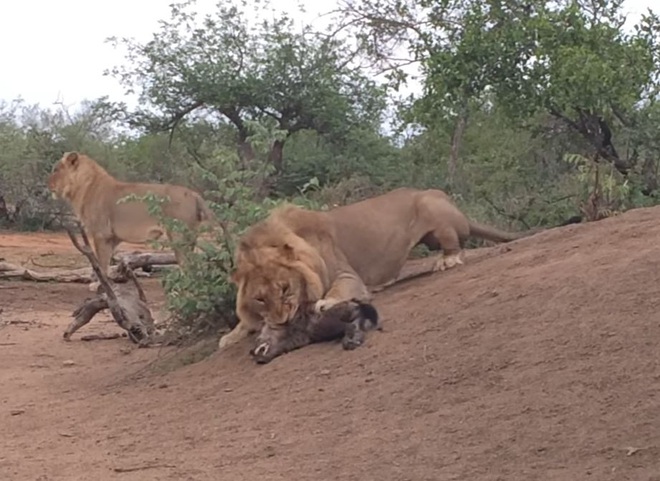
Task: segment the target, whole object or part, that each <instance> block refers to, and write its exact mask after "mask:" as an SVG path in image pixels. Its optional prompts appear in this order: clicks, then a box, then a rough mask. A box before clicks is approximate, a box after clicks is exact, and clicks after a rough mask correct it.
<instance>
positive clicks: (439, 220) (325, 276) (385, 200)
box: [220, 188, 525, 348]
mask: <svg viewBox="0 0 660 481" xmlns="http://www.w3.org/2000/svg"><path fill="white" fill-rule="evenodd" d="M522 235H525V234H511V233H507V232H503V231H500V230H498V229H494V228H491V227H487V226H484V225H481V224H477V223H475V222H472V221H470V220H468V219H467V217H465V215H464V214H463V213H462V212H461V211H460V210H459V209H458V208H457V207H456V205H455V204H454V203H453V202H452V201H451V198H450V197H449V196H448V195H447V194H445V193H444V192H442V191H440V190H416V189H407V188H402V189H396V190H394V191H391V192H389V193H387V194H384V195H380V196H377V197H373V198H370V199H367V200H363V201H361V202H357V203H354V204H350V205H346V206H342V207H338V208H335V209H332V210H330V211H327V212H315V211H309V210H304V209H301V208H298V207H295V206H291V205H289V206H284V207H280V208H278V209H276V210H274V211H273V212H272V213H271V215H270V216H269V217H268V218H267V219H265V220H264V221H262V222H260V223H258V224H256V225H254V226H252V227H251V228H250V229H249V230H248V231H247V232H246V233H245V234H244V236H243V237H242V239H241V241H240V244H239V248H238V253H237V270H236V272H235V273H234V275H233V277H232V279H233V281H234V282H235V283H236V284H237V285H238V297H237V304H236V311H237V314H238V317H239V323H238V325H237V326H236V328H234V330H233V331H232V332H230V333H229V334H227V335H225V336H223V337H222V338H221V339H220V347H221V348H222V347H225V346H227V345H229V344H232V343H234V342H236V341H238V340H239V339H240V338H242V337H245V336H246V335H247V334H249V333H250V332H254V331H256V330H258V329H259V327H260V325H261V322H262V321H265V322H266V323H269V324H273V325H277V324H282V323H286V322H288V321H289V320H290V319H292V317H293V316H291V313H295V309H289V310H286V309H284V306H285V305H286V304H287V303H289V304H291V303H293V304H296V303H297V302H298V301H296V299H301V298H303V297H305V298H306V300H307V301H309V302H312V303H316V309H317V310H322V309H324V308H327V307H330V306H332V305H333V304H335V303H337V302H340V301H344V300H348V299H358V300H360V301H369V300H370V299H371V294H370V292H369V289H368V287H372V288H376V287H379V286H383V285H385V284H387V283H389V282H392V281H393V280H394V279H395V278H396V277H397V276H398V275H399V272H400V271H401V268H402V267H403V265H404V263H405V262H406V260H407V258H408V255H409V253H410V251H411V249H412V248H413V247H415V246H416V245H417V244H425V245H426V246H428V247H429V248H430V249H432V250H438V249H442V254H440V255H439V256H438V257H437V259H436V262H435V263H434V266H433V270H434V271H435V270H444V269H446V268H451V267H454V266H456V265H457V264H462V263H463V261H462V260H461V253H462V248H463V245H464V243H465V241H466V240H467V239H468V238H469V237H470V236H475V237H480V238H483V239H487V240H491V241H495V242H508V241H512V240H514V239H517V238H519V237H521V236H522ZM285 286H288V287H286V289H284V288H285ZM282 290H286V291H287V293H288V294H287V296H283V295H282ZM285 297H286V299H285Z"/></svg>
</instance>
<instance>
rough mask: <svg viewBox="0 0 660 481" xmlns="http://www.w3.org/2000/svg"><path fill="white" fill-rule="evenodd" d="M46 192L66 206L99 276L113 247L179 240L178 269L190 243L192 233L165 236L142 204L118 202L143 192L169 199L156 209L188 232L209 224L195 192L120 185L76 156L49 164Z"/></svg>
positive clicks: (192, 242) (174, 187)
mask: <svg viewBox="0 0 660 481" xmlns="http://www.w3.org/2000/svg"><path fill="white" fill-rule="evenodd" d="M48 188H49V189H50V190H51V192H52V193H53V196H54V197H57V198H61V199H64V200H65V201H67V202H68V203H69V205H70V206H71V208H72V209H73V212H74V214H75V215H76V217H77V218H78V219H79V220H80V221H81V223H82V225H83V228H84V229H85V232H86V233H87V235H88V236H89V238H90V240H91V241H92V244H93V247H94V251H95V254H96V256H97V258H98V260H99V264H100V266H101V269H102V270H103V272H105V273H107V272H108V267H109V264H110V259H111V257H112V254H113V252H114V250H115V248H116V247H117V246H118V245H119V244H120V243H121V242H132V243H140V244H141V243H146V242H147V241H149V240H156V239H158V238H160V237H162V236H163V235H167V236H168V238H170V239H171V240H175V239H177V240H183V241H184V247H183V249H175V254H176V259H177V263H179V265H180V264H181V262H183V261H185V255H186V253H187V252H190V251H192V249H194V246H195V243H196V234H194V235H193V237H192V238H186V239H183V238H181V237H180V234H174V233H170V232H166V230H165V228H164V227H162V226H161V225H159V224H158V222H157V220H156V219H154V218H153V217H152V216H150V215H149V213H148V211H147V206H146V204H145V203H144V202H138V201H133V202H125V203H121V204H118V203H117V201H118V200H120V199H121V198H123V197H126V196H128V195H130V194H135V195H138V196H143V195H145V194H147V193H153V194H155V195H158V196H163V197H169V199H170V201H169V202H165V203H164V204H163V205H162V209H163V214H164V215H165V216H167V217H171V218H175V219H179V220H180V221H182V222H183V223H184V224H185V225H186V226H188V228H190V229H192V230H193V232H194V230H195V229H196V228H197V227H198V226H199V224H200V223H201V222H203V221H209V220H212V219H213V213H212V212H211V210H210V209H209V208H208V206H206V204H205V203H204V200H203V199H202V197H201V196H200V195H199V194H197V193H196V192H194V191H192V190H190V189H188V188H186V187H182V186H179V185H171V184H145V183H132V182H122V181H120V180H117V179H115V178H114V177H113V176H112V175H110V174H109V173H108V172H107V171H106V170H105V169H103V167H101V166H100V165H99V164H98V163H96V162H95V161H94V160H93V159H92V158H90V157H88V156H87V155H85V154H82V153H79V152H67V153H65V154H64V155H63V156H62V159H61V160H59V161H58V162H57V163H56V164H55V166H54V167H53V172H52V173H51V175H50V176H49V178H48ZM95 285H96V283H93V284H92V285H90V289H94V287H95Z"/></svg>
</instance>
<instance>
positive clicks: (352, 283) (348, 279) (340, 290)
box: [314, 273, 372, 312]
mask: <svg viewBox="0 0 660 481" xmlns="http://www.w3.org/2000/svg"><path fill="white" fill-rule="evenodd" d="M371 298H372V295H371V293H370V292H369V289H367V286H365V285H364V282H362V279H360V277H359V276H358V275H357V274H355V273H345V274H340V275H339V276H338V277H337V279H335V281H334V282H333V283H332V285H331V286H330V289H329V290H328V292H327V293H326V294H325V296H324V297H323V299H319V300H318V301H316V304H314V310H315V312H323V311H325V310H326V309H329V308H330V307H332V306H334V305H335V304H337V303H339V302H343V301H350V300H351V299H357V300H359V301H365V302H369V301H370V300H371Z"/></svg>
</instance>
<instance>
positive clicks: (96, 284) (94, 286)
mask: <svg viewBox="0 0 660 481" xmlns="http://www.w3.org/2000/svg"><path fill="white" fill-rule="evenodd" d="M100 285H101V283H100V282H99V281H94V282H90V283H89V285H88V286H87V287H88V289H89V292H98V289H99V286H100Z"/></svg>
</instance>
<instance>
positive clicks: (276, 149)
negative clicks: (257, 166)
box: [268, 140, 284, 173]
mask: <svg viewBox="0 0 660 481" xmlns="http://www.w3.org/2000/svg"><path fill="white" fill-rule="evenodd" d="M268 161H269V162H270V163H271V164H273V166H274V167H275V171H276V172H277V173H280V172H282V168H283V167H284V141H283V140H276V141H275V142H273V145H272V146H271V148H270V152H269V153H268Z"/></svg>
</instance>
